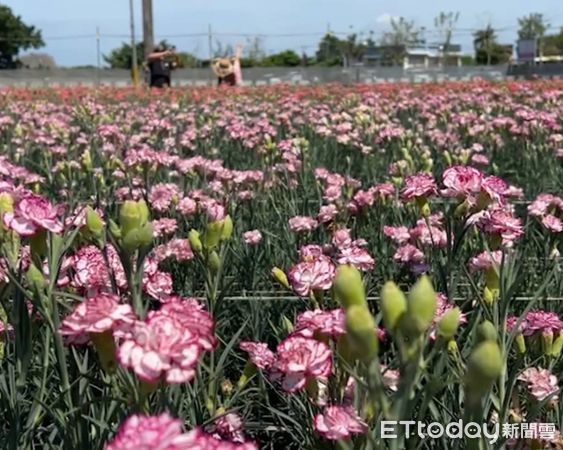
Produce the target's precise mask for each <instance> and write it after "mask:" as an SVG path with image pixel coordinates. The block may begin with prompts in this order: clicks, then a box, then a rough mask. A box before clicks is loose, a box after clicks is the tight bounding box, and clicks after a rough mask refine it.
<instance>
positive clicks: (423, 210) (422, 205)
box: [416, 197, 432, 217]
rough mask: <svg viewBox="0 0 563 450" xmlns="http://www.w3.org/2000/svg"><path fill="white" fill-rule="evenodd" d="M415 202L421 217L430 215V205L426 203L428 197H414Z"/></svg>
mask: <svg viewBox="0 0 563 450" xmlns="http://www.w3.org/2000/svg"><path fill="white" fill-rule="evenodd" d="M416 204H417V205H418V208H419V209H420V214H421V215H422V217H430V215H431V214H432V211H431V210H430V205H429V204H428V199H427V198H426V197H416Z"/></svg>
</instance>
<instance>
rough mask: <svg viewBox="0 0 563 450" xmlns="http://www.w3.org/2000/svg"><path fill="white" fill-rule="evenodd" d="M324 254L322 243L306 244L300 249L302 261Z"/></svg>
mask: <svg viewBox="0 0 563 450" xmlns="http://www.w3.org/2000/svg"><path fill="white" fill-rule="evenodd" d="M323 255H324V249H323V248H322V247H321V246H320V245H313V244H311V245H304V246H303V247H301V248H300V249H299V257H300V258H301V260H302V261H311V260H313V259H317V258H319V257H321V256H323Z"/></svg>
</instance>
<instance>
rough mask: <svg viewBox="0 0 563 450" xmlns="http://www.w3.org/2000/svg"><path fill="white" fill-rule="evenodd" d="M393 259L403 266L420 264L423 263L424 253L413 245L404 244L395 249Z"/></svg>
mask: <svg viewBox="0 0 563 450" xmlns="http://www.w3.org/2000/svg"><path fill="white" fill-rule="evenodd" d="M393 259H394V260H395V261H396V262H401V263H403V264H420V263H422V262H423V261H424V253H422V251H420V250H419V249H418V248H416V247H415V246H414V245H411V244H405V245H402V246H400V247H399V248H398V249H397V251H396V252H395V255H394V256H393Z"/></svg>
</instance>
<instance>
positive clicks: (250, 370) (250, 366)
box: [237, 359, 258, 389]
mask: <svg viewBox="0 0 563 450" xmlns="http://www.w3.org/2000/svg"><path fill="white" fill-rule="evenodd" d="M257 373H258V368H257V367H256V366H255V365H254V363H253V362H252V361H251V360H250V359H249V360H248V361H246V365H245V366H244V371H243V372H242V375H241V376H240V378H239V380H238V382H237V386H238V388H239V389H242V388H243V387H244V386H246V384H247V383H248V380H250V379H251V378H252V377H253V376H254V375H256V374H257Z"/></svg>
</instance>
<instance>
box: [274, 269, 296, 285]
mask: <svg viewBox="0 0 563 450" xmlns="http://www.w3.org/2000/svg"><path fill="white" fill-rule="evenodd" d="M272 276H273V277H274V278H275V279H276V281H277V282H278V283H279V284H281V285H282V286H283V287H284V288H286V289H291V287H290V286H289V281H288V279H287V275H286V274H285V272H284V271H283V270H281V269H280V268H279V267H274V268H273V269H272Z"/></svg>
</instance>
